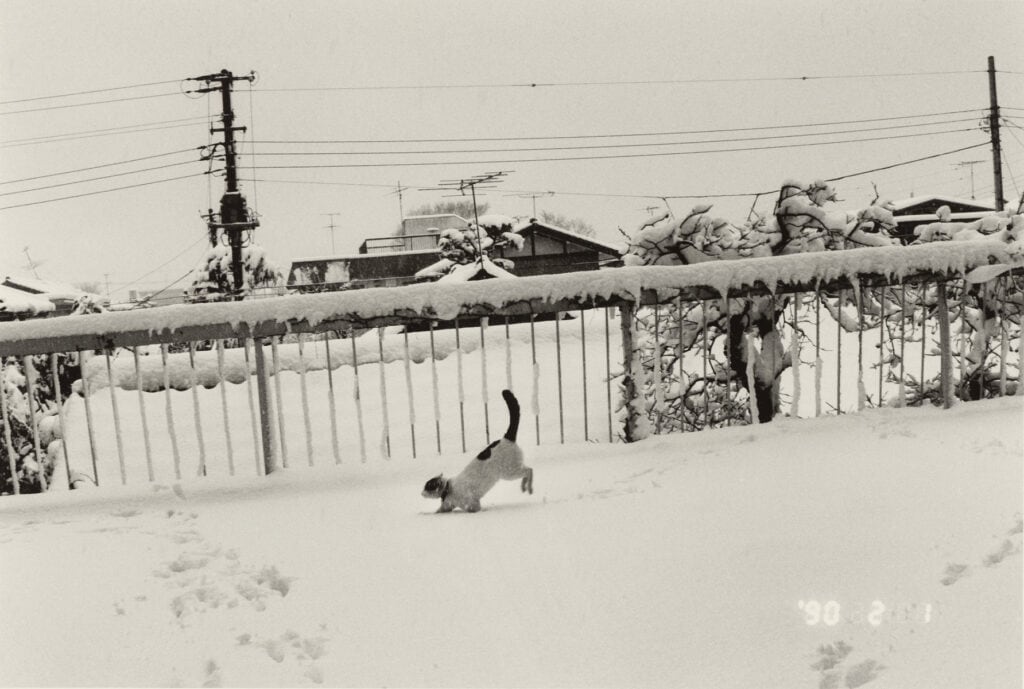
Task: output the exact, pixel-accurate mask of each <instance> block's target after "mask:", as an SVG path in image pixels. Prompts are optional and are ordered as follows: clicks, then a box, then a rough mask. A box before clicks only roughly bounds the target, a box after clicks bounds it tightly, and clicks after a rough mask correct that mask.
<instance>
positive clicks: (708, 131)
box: [250, 108, 985, 144]
mask: <svg viewBox="0 0 1024 689" xmlns="http://www.w3.org/2000/svg"><path fill="white" fill-rule="evenodd" d="M984 112H985V111H983V110H981V109H979V108H971V109H969V110H949V111H946V112H935V113H925V114H920V115H898V116H891V117H872V118H865V119H859V120H838V121H833V122H807V123H803V124H778V125H762V126H758V127H733V128H728V129H689V130H679V131H669V132H628V133H619V134H573V135H563V136H501V137H470V138H448V139H321V140H315V139H314V140H305V141H303V140H283V139H281V140H257V141H251V142H250V143H258V144H421V143H422V144H425V143H468V142H483V141H542V140H545V141H547V140H550V141H555V140H563V139H612V138H615V139H617V138H627V137H644V136H680V135H689V134H727V133H731V132H750V131H760V130H772V129H798V128H800V129H802V128H804V127H832V126H839V125H847V124H867V123H871V122H892V121H896V120H909V119H918V118H925V117H945V116H948V115H963V114H965V113H984ZM922 124H928V123H922Z"/></svg>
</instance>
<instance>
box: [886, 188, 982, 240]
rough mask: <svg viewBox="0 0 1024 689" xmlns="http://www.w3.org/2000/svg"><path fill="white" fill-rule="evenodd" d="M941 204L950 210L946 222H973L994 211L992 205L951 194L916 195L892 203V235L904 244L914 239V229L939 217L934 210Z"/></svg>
mask: <svg viewBox="0 0 1024 689" xmlns="http://www.w3.org/2000/svg"><path fill="white" fill-rule="evenodd" d="M943 206H946V207H947V208H949V210H950V216H949V219H948V222H973V221H975V220H977V219H978V218H982V217H984V216H986V215H992V214H993V213H995V208H993V207H992V206H990V205H988V204H985V203H980V202H978V201H975V200H973V199H960V198H956V197H953V196H918V197H914V198H910V199H904V200H903V201H895V202H894V203H893V207H894V210H893V217H895V218H896V230H895V231H893V233H892V234H893V236H894V237H897V238H899V239H900V241H902V242H903V243H904V244H908V243H910V242H912V241H914V229H915V228H917V227H918V226H919V225H927V224H928V223H933V222H935V221H937V220H938V219H939V217H938V215H937V214H936V212H937V211H938V210H939V209H940V208H941V207H943Z"/></svg>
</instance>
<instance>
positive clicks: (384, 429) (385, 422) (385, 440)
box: [377, 327, 391, 459]
mask: <svg viewBox="0 0 1024 689" xmlns="http://www.w3.org/2000/svg"><path fill="white" fill-rule="evenodd" d="M377 354H378V357H379V358H378V359H377V370H378V371H379V373H380V413H381V429H380V435H381V448H380V449H381V454H382V455H384V458H385V459H391V421H390V417H389V415H388V383H387V376H386V375H385V370H384V328H383V327H379V328H377Z"/></svg>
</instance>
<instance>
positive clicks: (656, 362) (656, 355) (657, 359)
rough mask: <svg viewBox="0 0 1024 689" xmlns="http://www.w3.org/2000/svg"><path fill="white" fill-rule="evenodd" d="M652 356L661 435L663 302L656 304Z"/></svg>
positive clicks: (657, 430) (656, 419)
mask: <svg viewBox="0 0 1024 689" xmlns="http://www.w3.org/2000/svg"><path fill="white" fill-rule="evenodd" d="M651 356H652V360H651V368H652V369H653V371H654V432H655V434H657V435H661V415H662V410H663V409H664V406H665V392H664V390H662V389H661V304H655V305H654V351H653V352H652V353H651ZM641 365H642V362H641Z"/></svg>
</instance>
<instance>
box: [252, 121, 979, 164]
mask: <svg viewBox="0 0 1024 689" xmlns="http://www.w3.org/2000/svg"><path fill="white" fill-rule="evenodd" d="M973 131H976V129H975V128H973V127H972V128H970V129H950V130H945V131H939V132H924V133H919V134H901V135H896V136H876V137H867V138H861V139H844V140H840V141H817V142H807V143H796V144H778V145H774V146H748V147H745V148H719V149H709V150H704V151H661V152H656V153H616V154H612V155H593V156H568V157H548V158H503V159H498V160H442V161H420V162H409V161H405V162H402V161H398V162H391V163H339V164H334V165H324V164H317V165H258V166H256V169H258V170H306V169H339V168H373V167H420V166H426V165H504V164H508V163H549V162H570V161H579V160H616V159H623V158H658V157H665V156H684V155H705V154H711V153H747V152H751V151H771V150H779V149H785V148H802V147H808V146H833V145H838V144H851V143H868V142H873V141H891V140H894V139H910V138H916V137H921V136H939V135H942V134H958V133H965V132H973ZM264 155H265V154H264Z"/></svg>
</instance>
